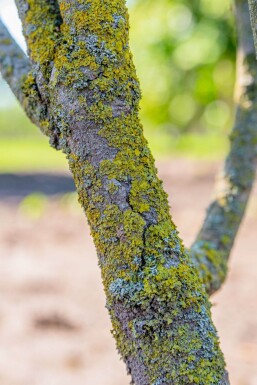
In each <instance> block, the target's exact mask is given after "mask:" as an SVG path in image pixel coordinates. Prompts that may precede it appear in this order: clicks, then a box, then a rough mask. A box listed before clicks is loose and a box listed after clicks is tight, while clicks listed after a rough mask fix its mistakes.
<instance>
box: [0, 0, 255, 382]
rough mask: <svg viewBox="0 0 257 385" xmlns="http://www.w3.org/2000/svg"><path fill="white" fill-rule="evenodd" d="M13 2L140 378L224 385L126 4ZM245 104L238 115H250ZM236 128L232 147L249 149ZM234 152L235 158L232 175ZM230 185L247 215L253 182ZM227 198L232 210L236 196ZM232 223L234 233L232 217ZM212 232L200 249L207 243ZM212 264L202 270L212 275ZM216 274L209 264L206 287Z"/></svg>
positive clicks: (50, 126) (116, 330)
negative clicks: (163, 174)
mask: <svg viewBox="0 0 257 385" xmlns="http://www.w3.org/2000/svg"><path fill="white" fill-rule="evenodd" d="M16 4H17V7H18V10H19V14H20V17H21V19H22V22H23V30H24V35H25V37H26V40H27V44H28V51H29V56H30V59H31V65H32V74H33V76H32V77H33V82H34V79H35V81H36V89H37V91H38V92H39V95H40V100H41V101H42V103H43V105H44V108H45V116H46V117H47V119H46V122H47V124H46V129H45V132H46V134H47V135H48V136H49V137H50V141H51V144H52V145H53V146H54V147H56V148H57V149H62V150H63V151H64V152H65V153H66V155H67V159H68V162H69V166H70V169H71V171H72V173H73V176H74V179H75V182H76V186H77V191H78V195H79V200H80V202H81V205H82V207H83V208H84V210H85V213H86V215H87V218H88V222H89V224H90V227H91V232H92V236H93V238H94V242H95V245H96V249H97V253H98V256H99V265H100V267H101V271H102V278H103V283H104V288H105V292H106V297H107V307H108V310H109V312H110V316H111V320H112V324H113V334H114V337H115V338H116V341H117V347H118V350H119V352H120V354H121V355H122V357H123V359H124V361H125V363H126V365H127V369H128V372H129V373H130V374H131V376H132V381H133V383H135V384H136V385H183V384H184V385H194V384H200V385H228V384H229V380H228V377H227V373H226V370H225V364H224V359H223V355H222V353H221V351H220V348H219V341H218V337H217V333H216V330H215V328H214V326H213V323H212V321H211V314H210V304H209V302H208V295H207V293H206V290H205V287H204V285H203V281H202V279H201V277H200V272H199V269H198V268H197V267H196V265H195V263H193V260H192V258H191V257H190V256H189V253H187V252H186V251H185V249H184V247H183V244H182V242H181V240H180V238H179V236H178V233H177V230H176V227H175V225H174V223H173V221H172V219H171V217H170V215H169V206H168V201H167V196H166V194H165V192H164V191H163V188H162V183H161V182H160V180H159V179H158V177H157V171H156V168H155V166H154V160H153V158H152V156H151V153H150V151H149V149H148V146H147V142H146V140H145V139H144V136H143V131H142V126H141V124H140V121H139V118H138V110H139V100H140V90H139V84H138V80H137V77H136V72H135V68H134V65H133V61H132V56H131V53H130V50H129V45H128V13H127V9H126V6H125V1H124V0H112V1H110V0H109V1H107V0H90V1H85V0H73V1H71V0H62V1H61V0H59V1H58V2H57V1H53V0H51V1H47V0H37V1H34V0H27V1H21V0H17V1H16ZM0 48H1V46H0ZM4 55H8V52H7V53H5V54H4ZM2 68H3V67H1V70H2V71H3V69H2ZM7 80H8V78H7ZM30 89H31V82H30V83H29V84H28V87H27V88H26V87H24V86H23V87H22V91H23V93H24V94H25V95H26V94H27V93H28V92H29V91H28V90H30ZM240 100H241V99H240ZM243 100H244V97H243V96H242V100H241V101H240V106H241V104H242V108H241V107H240V108H239V110H238V111H239V112H238V113H242V114H245V115H246V114H247V113H248V110H249V108H248V109H247V108H246V107H243V106H244V103H243ZM247 103H248V102H247ZM247 103H246V105H247ZM240 111H241V112H240ZM249 126H251V124H249ZM241 129H243V127H241V128H240V127H239V128H238V129H236V131H235V132H236V134H235V139H234V142H233V143H239V142H238V141H241V139H242V142H243V144H244V143H245V142H247V140H248V139H243V137H244V136H245V133H243V134H242V135H243V136H242V138H240V135H241ZM250 132H251V131H250ZM246 137H248V134H247V135H246ZM244 145H245V146H246V147H244V148H247V149H248V145H247V143H245V144H244ZM239 147H240V146H239ZM239 147H238V144H236V145H235V150H234V151H235V152H233V150H232V155H231V157H230V158H231V161H228V166H227V169H228V174H229V178H230V179H231V178H232V177H231V175H230V174H231V172H230V171H229V170H230V169H231V168H232V170H233V169H235V168H236V170H237V167H238V166H237V165H238V162H237V161H236V158H237V156H238V153H237V150H236V149H237V148H239ZM239 155H240V151H239ZM240 156H241V155H240ZM239 159H241V158H240V157H239ZM247 159H248V158H247ZM251 159H252V158H249V160H247V161H246V163H247V165H248V161H249V162H250V161H251ZM239 163H241V160H239ZM230 164H231V165H230ZM250 168H251V169H252V165H250ZM247 170H248V169H247ZM239 174H240V172H239ZM240 175H241V174H240ZM237 178H239V182H237ZM231 181H232V179H231ZM233 183H236V186H237V187H238V189H239V190H240V191H239V190H238V191H237V192H235V193H234V189H233V193H231V192H230V193H229V194H228V197H230V196H232V198H233V199H232V200H234V197H236V199H239V203H238V205H237V204H236V210H237V207H238V206H240V210H241V205H242V208H243V203H242V202H241V200H242V199H243V198H242V197H244V196H245V189H248V190H249V188H248V182H247V183H246V184H245V183H244V178H243V179H242V178H241V176H240V177H238V175H237V176H236V177H235V181H234V179H233ZM246 185H247V186H246ZM241 187H242V189H243V191H241ZM248 190H247V191H248ZM231 194H232V195H231ZM233 194H234V195H233ZM235 194H236V195H235ZM224 199H225V202H226V204H227V203H228V201H229V199H230V198H229V199H228V198H227V195H226V196H225V198H224ZM233 204H234V203H233ZM232 206H233V205H232ZM232 206H229V207H230V209H231V211H232V213H233V214H234V212H235V209H234V206H233V207H232ZM214 208H215V204H214ZM215 210H216V209H215ZM215 210H214V211H215ZM218 214H219V212H218ZM219 215H220V214H219ZM214 217H216V212H215V213H214ZM226 220H227V222H226V223H227V226H230V225H231V220H230V216H228V219H226ZM207 223H208V218H207ZM211 223H212V221H211ZM208 226H209V225H208ZM208 226H207V230H208V228H209V227H208ZM237 226H238V225H237ZM237 226H236V227H237ZM205 229H206V225H205V226H204V229H203V231H202V232H201V233H200V237H199V240H198V241H197V242H199V241H200V240H201V238H203V239H204V241H208V242H209V241H211V240H212V239H211V240H209V238H208V239H207V240H206V235H205V234H206V232H207V233H209V230H208V231H207V230H205ZM211 229H212V226H211ZM225 230H226V231H228V230H229V229H227V227H226V229H225ZM233 231H234V232H235V231H236V229H234V228H233ZM202 234H203V235H202ZM225 235H226V236H227V233H225ZM229 235H230V236H231V239H232V235H231V234H230V233H229ZM215 237H216V233H215ZM218 238H219V234H218ZM229 242H231V241H230V240H229ZM200 246H201V245H200ZM215 247H220V241H219V240H218V241H217V243H215ZM193 250H195V246H194V247H193ZM197 250H198V249H197ZM205 251H206V250H204V252H205ZM197 252H198V251H197ZM222 253H223V250H222ZM205 259H206V258H205ZM205 259H204V262H203V261H201V259H200V263H199V267H200V269H203V270H205V271H206V269H209V266H208V265H207V267H206V264H205ZM207 259H208V258H207ZM210 260H211V261H213V259H211V258H210ZM207 262H208V261H207ZM208 263H209V262H208ZM212 272H213V271H212V267H211V268H210V269H209V272H208V274H206V276H207V277H208V278H207V279H205V282H206V284H207V281H208V279H209V277H210V275H212ZM215 272H216V270H215V271H214V273H215ZM209 286H210V287H211V284H210V285H209Z"/></svg>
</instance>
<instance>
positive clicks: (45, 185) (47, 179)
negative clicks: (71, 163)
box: [0, 173, 75, 199]
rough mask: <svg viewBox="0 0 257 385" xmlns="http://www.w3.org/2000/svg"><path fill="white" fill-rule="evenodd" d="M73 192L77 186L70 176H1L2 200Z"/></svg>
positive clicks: (0, 197) (0, 195)
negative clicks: (39, 194) (35, 194)
mask: <svg viewBox="0 0 257 385" xmlns="http://www.w3.org/2000/svg"><path fill="white" fill-rule="evenodd" d="M73 191H75V186H74V182H73V179H72V178H71V176H69V175H63V174H46V173H38V174H0V199H8V198H18V199H20V198H24V197H25V196H27V195H29V194H32V193H41V194H45V195H48V196H52V195H58V194H65V193H69V192H73Z"/></svg>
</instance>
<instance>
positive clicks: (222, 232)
mask: <svg viewBox="0 0 257 385" xmlns="http://www.w3.org/2000/svg"><path fill="white" fill-rule="evenodd" d="M236 17H237V23H238V39H239V44H238V52H237V87H236V92H235V97H236V105H237V107H236V118H235V124H234V128H233V131H232V134H231V136H230V142H231V149H230V152H229V155H228V157H227V159H226V162H225V167H224V171H223V174H222V175H221V177H220V180H219V183H218V186H217V187H218V189H217V192H216V198H215V200H214V201H213V202H212V204H211V205H210V207H209V208H208V211H207V216H206V219H205V221H204V224H203V227H202V229H201V230H200V232H199V234H198V236H197V239H196V241H195V243H194V244H193V245H192V248H191V250H190V251H191V255H192V257H193V259H194V260H195V262H196V264H197V266H198V267H199V270H200V272H201V275H202V277H203V280H204V283H205V285H206V288H207V291H208V292H209V293H210V294H211V293H213V292H214V291H216V290H217V289H219V288H220V286H221V284H222V282H223V281H224V280H225V277H226V273H227V261H228V258H229V255H230V252H231V249H232V246H233V243H234V240H235V237H236V235H237V232H238V228H239V225H240V223H241V221H242V218H243V215H244V213H245V208H246V205H247V202H248V199H249V196H250V193H251V189H252V185H253V181H254V177H255V168H256V160H257V96H256V95H257V71H256V66H257V64H256V60H255V50H254V44H253V37H252V31H251V26H250V19H249V10H248V4H247V2H246V1H242V0H237V1H236Z"/></svg>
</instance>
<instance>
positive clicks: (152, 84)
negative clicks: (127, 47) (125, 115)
mask: <svg viewBox="0 0 257 385" xmlns="http://www.w3.org/2000/svg"><path fill="white" fill-rule="evenodd" d="M231 4H232V3H231V2H230V1H229V0H162V1H153V0H137V1H133V2H132V4H131V42H132V50H133V52H134V56H135V62H136V68H137V71H138V75H139V78H140V81H141V87H142V91H143V100H142V119H143V121H144V123H145V127H148V128H149V129H150V130H157V131H158V132H167V133H169V134H173V135H180V134H181V133H184V132H206V131H211V132H215V131H216V132H224V130H227V129H228V127H229V126H230V125H231V122H232V120H233V105H232V104H233V103H232V95H233V84H234V77H235V45H236V38H235V27H234V17H233V9H232V5H231Z"/></svg>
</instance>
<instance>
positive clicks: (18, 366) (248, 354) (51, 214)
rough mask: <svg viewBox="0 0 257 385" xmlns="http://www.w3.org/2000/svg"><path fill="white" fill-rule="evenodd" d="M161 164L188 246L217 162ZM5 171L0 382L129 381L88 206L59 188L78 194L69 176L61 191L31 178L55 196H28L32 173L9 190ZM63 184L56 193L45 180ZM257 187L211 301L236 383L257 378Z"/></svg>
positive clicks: (0, 181)
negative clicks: (113, 331) (88, 219)
mask: <svg viewBox="0 0 257 385" xmlns="http://www.w3.org/2000/svg"><path fill="white" fill-rule="evenodd" d="M157 166H158V168H159V175H160V177H161V178H162V179H163V180H164V186H165V188H166V190H167V191H168V193H169V196H170V203H171V207H172V209H171V210H172V214H173V217H174V219H175V222H176V223H177V225H178V228H179V230H180V233H181V236H182V237H183V239H184V240H185V243H186V244H187V245H190V243H191V242H192V240H193V238H194V236H195V235H196V233H197V230H198V228H199V225H200V224H201V221H202V219H203V216H204V209H205V208H206V207H207V204H208V202H209V200H210V196H211V192H212V186H213V180H214V175H215V173H216V170H217V169H218V166H219V165H218V164H210V163H208V164H204V163H200V162H192V161H190V162H189V161H185V160H180V159H177V160H172V161H163V162H160V163H158V164H157ZM4 178H6V176H5V177H4V176H3V177H2V178H1V177H0V196H1V199H0V218H1V219H0V271H1V279H0V341H1V343H0V385H87V384H94V385H128V384H129V378H128V377H127V376H126V373H125V368H124V365H123V363H122V362H121V361H120V360H119V357H118V355H117V353H116V350H115V344H114V341H113V339H112V337H111V334H110V328H111V326H110V322H109V318H108V314H107V310H106V309H105V300H104V294H103V290H102V286H101V278H100V272H99V268H98V266H97V258H96V253H95V249H94V246H93V243H92V240H91V238H90V232H89V228H88V226H87V224H86V221H85V218H84V216H83V213H82V210H81V209H80V208H78V207H77V206H76V204H74V200H73V199H72V197H69V196H67V195H66V196H65V197H64V198H63V197H56V196H55V195H52V194H53V193H54V192H58V193H60V192H62V191H65V192H67V191H70V187H67V184H66V182H67V181H66V179H65V178H64V179H62V177H61V180H62V181H63V180H64V181H65V183H64V185H65V186H66V187H65V188H64V189H63V190H62V188H59V187H60V185H59V184H58V180H59V179H58V178H56V182H55V178H52V179H51V177H50V179H47V178H48V177H46V179H44V183H43V185H44V186H43V187H42V179H41V182H39V184H36V185H33V183H32V184H30V182H29V181H28V180H27V181H26V183H25V185H26V188H27V190H28V191H27V190H26V191H27V192H30V191H32V190H34V191H43V192H44V193H46V194H48V193H49V198H48V199H47V200H46V201H44V200H43V201H40V199H41V198H40V199H39V203H38V202H37V199H36V203H35V202H34V201H35V199H34V200H33V199H32V202H30V200H27V201H26V198H25V201H24V196H25V195H26V194H25V193H24V179H22V178H21V179H22V180H23V182H20V184H19V183H18V184H17V183H16V182H17V180H16V182H15V183H16V185H15V183H14V185H12V183H11V185H12V187H10V184H9V185H8V183H10V179H9V182H8V181H7V179H4ZM32 179H33V178H32ZM39 180H40V178H39ZM59 181H60V180H59ZM55 183H56V184H57V190H55V189H54V186H49V185H47V184H55ZM8 186H9V187H8ZM40 186H41V187H40ZM68 186H70V185H69V184H68ZM50 187H51V188H50ZM1 191H2V193H1ZM3 191H5V193H3ZM27 192H26V193H27ZM256 193H257V188H256V187H255V190H254V194H253V196H252V199H251V202H250V204H249V207H248V212H247V215H246V218H245V220H244V223H243V225H242V227H241V230H240V234H239V236H238V239H237V242H236V245H235V247H234V250H233V253H232V256H231V262H230V273H229V277H228V280H227V282H226V284H225V285H224V287H223V289H222V291H220V292H219V293H218V294H216V295H215V296H214V297H213V299H212V301H213V303H214V306H213V317H214V321H215V324H216V326H217V328H218V330H219V335H220V337H221V344H222V348H223V350H224V353H225V356H226V360H227V363H228V369H229V371H230V377H231V384H232V385H257V251H256V250H257V194H256ZM50 195H51V197H50ZM33 202H34V203H33ZM31 205H32V207H30V206H31Z"/></svg>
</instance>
